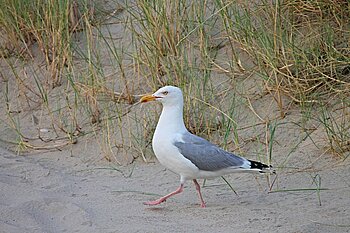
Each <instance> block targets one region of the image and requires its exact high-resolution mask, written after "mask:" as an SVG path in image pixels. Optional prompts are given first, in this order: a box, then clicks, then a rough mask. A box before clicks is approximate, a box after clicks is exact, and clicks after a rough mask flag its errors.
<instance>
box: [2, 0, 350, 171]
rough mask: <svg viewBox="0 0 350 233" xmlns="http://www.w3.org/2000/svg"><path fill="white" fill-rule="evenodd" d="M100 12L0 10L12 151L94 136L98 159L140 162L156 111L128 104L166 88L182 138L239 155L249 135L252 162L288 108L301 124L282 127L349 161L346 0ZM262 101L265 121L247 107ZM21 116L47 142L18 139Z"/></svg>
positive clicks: (54, 5)
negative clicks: (180, 110) (178, 111)
mask: <svg viewBox="0 0 350 233" xmlns="http://www.w3.org/2000/svg"><path fill="white" fill-rule="evenodd" d="M108 7H109V9H104V8H103V6H100V5H99V4H92V3H91V2H90V1H88V0H63V1H53V0H49V1H39V0H34V1H29V0H24V1H23V0H4V1H2V2H1V3H0V26H1V28H2V30H4V33H3V34H4V35H6V37H5V40H7V43H5V45H6V46H7V47H8V48H6V51H5V50H4V53H2V52H1V51H0V55H1V56H2V60H4V61H5V64H6V66H7V68H8V69H6V71H5V70H0V77H1V78H3V77H6V78H3V79H4V80H5V85H4V88H3V90H2V93H3V96H4V100H5V101H4V102H5V105H6V106H5V109H6V112H7V121H8V125H10V126H11V128H12V129H13V130H14V131H15V132H16V135H18V140H17V141H18V143H17V144H18V145H19V146H20V148H21V149H25V148H44V146H43V145H41V144H40V145H39V146H38V144H37V143H38V142H40V143H43V144H45V143H48V142H57V139H62V138H64V139H65V140H66V141H65V142H66V144H71V143H75V142H76V141H77V139H78V138H79V137H80V136H82V135H93V136H94V137H95V138H96V140H97V142H98V145H99V146H100V149H101V151H102V154H104V157H105V158H106V159H108V160H113V161H118V156H119V157H121V156H123V152H121V151H124V152H125V151H126V150H129V151H133V152H135V153H136V154H137V155H138V156H141V157H142V158H143V159H144V160H145V161H147V156H146V153H147V149H148V148H149V145H150V140H151V136H152V132H153V130H154V127H155V123H154V122H155V121H156V118H155V116H154V115H156V114H155V113H156V112H157V111H158V109H157V108H155V109H154V111H150V112H148V113H142V112H139V111H138V110H135V109H136V108H134V106H135V103H136V102H137V100H138V98H139V94H140V93H141V92H142V93H143V92H145V91H151V90H152V91H153V90H156V89H157V88H158V87H160V86H163V85H176V86H179V87H181V88H182V89H183V91H184V94H185V106H184V110H185V122H186V125H187V126H188V128H189V130H190V131H191V132H193V133H195V134H198V135H200V136H204V137H206V138H208V139H210V140H212V141H214V142H217V144H220V145H222V146H223V147H225V148H228V149H232V148H235V149H237V150H239V151H240V152H241V151H242V150H243V149H242V147H243V146H242V145H243V144H242V141H243V142H245V141H247V140H245V139H244V138H242V137H243V136H242V130H243V129H247V128H251V129H252V130H253V134H255V135H253V136H252V137H251V138H253V139H254V140H255V139H257V140H255V141H256V143H257V147H260V148H262V151H263V152H262V153H260V152H259V153H258V154H264V155H265V154H266V157H267V158H266V160H268V161H269V162H270V161H271V160H274V157H273V148H274V145H275V144H276V139H275V137H276V136H275V130H276V128H277V127H279V128H280V127H282V124H281V123H280V121H281V120H283V119H284V118H286V116H287V115H288V110H289V109H290V107H295V108H297V109H298V110H300V111H301V112H302V115H303V119H302V120H301V121H302V123H300V122H292V123H294V124H295V125H299V126H300V127H301V128H302V130H303V131H305V130H304V128H303V127H304V125H307V122H309V121H312V120H315V118H316V119H317V120H318V121H319V122H320V123H321V127H323V129H324V131H325V132H326V135H327V139H328V144H329V148H331V151H333V152H334V153H337V154H339V155H341V156H343V157H345V156H344V155H345V154H346V153H348V147H349V135H348V133H347V132H349V127H350V126H349V125H350V124H349V122H350V120H349V117H348V116H349V113H348V111H349V103H348V101H347V99H348V97H349V93H350V91H349V87H350V82H349V79H348V76H349V70H350V68H349V67H350V60H349V57H350V56H349V48H348V40H349V37H350V31H349V28H350V27H349V24H350V22H349V19H350V17H349V2H348V1H345V0H341V1H336V0H326V1H318V0H316V1H300V0H288V1H275V2H271V1H267V0H261V1H258V2H246V1H229V2H227V1H223V0H214V1H204V2H200V3H198V2H189V1H186V0H175V1H171V2H165V1H160V0H151V1H146V0H137V1H136V2H132V3H131V2H129V1H126V2H125V4H124V5H121V4H119V3H118V4H117V3H116V4H114V3H112V4H111V5H109V6H108ZM1 47H2V45H1ZM0 50H2V49H1V48H0ZM8 50H10V51H11V52H8ZM244 58H245V60H246V61H248V62H242V61H243V59H244ZM41 59H42V61H44V62H43V63H42V62H38V60H40V61H41ZM43 64H44V65H43ZM247 87H249V88H247ZM245 88H246V89H245ZM250 88H251V89H250ZM265 95H267V96H268V97H266V98H267V99H271V100H273V101H275V103H276V106H277V109H278V113H276V116H264V115H262V114H261V113H260V111H259V109H258V110H256V107H253V106H255V102H254V101H258V100H259V98H265ZM286 96H287V97H288V98H285V97H286ZM286 99H287V101H286ZM337 99H340V100H342V102H341V103H340V105H341V106H340V108H339V109H338V110H336V111H335V112H333V110H334V109H333V108H332V105H333V104H334V102H337V101H336V100H337ZM329 100H332V101H329ZM286 102H288V106H287V105H286ZM336 104H338V102H337V103H336ZM318 108H321V111H320V113H321V115H320V116H317V117H314V116H315V113H316V114H318V113H319V112H316V111H317V109H318ZM268 110H269V109H268ZM268 110H267V112H268ZM27 112H30V114H32V115H33V116H32V118H33V119H35V118H37V119H38V120H37V121H36V123H35V124H33V126H32V127H31V129H33V130H34V131H35V132H40V130H41V129H43V128H44V129H47V128H50V130H51V133H52V134H51V135H50V137H49V136H48V138H43V135H39V136H37V135H34V136H33V134H32V135H30V136H28V134H27V133H28V130H26V129H24V128H23V124H22V122H21V121H22V120H23V118H25V113H27ZM247 112H249V113H247ZM272 113H273V114H275V112H274V111H272ZM142 115H143V117H142ZM140 116H141V117H140ZM240 121H244V122H245V123H244V126H242V125H240V124H241V123H240ZM260 125H265V126H266V127H258V126H260ZM305 132H306V131H305ZM261 135H265V137H264V139H263V140H260V139H259V137H260V136H261ZM306 137H311V136H310V135H309V134H308V135H307V136H306ZM33 138H34V139H33ZM299 143H301V141H300V142H298V143H297V145H295V146H294V147H293V149H292V150H291V152H290V154H291V153H292V152H293V151H294V150H295V149H296V148H297V147H298V145H299ZM63 144H64V143H63ZM55 145H56V144H54V145H52V147H53V148H56V147H55ZM59 145H61V144H59ZM290 154H288V156H287V158H286V161H287V160H288V158H289V156H290ZM283 165H285V164H283Z"/></svg>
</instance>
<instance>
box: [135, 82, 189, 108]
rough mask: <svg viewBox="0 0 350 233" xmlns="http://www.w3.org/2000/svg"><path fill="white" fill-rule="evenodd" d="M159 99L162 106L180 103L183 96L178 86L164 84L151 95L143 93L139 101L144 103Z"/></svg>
mask: <svg viewBox="0 0 350 233" xmlns="http://www.w3.org/2000/svg"><path fill="white" fill-rule="evenodd" d="M154 100H156V101H160V102H161V103H162V104H163V106H170V105H179V104H180V105H182V104H183V96H182V91H181V89H180V88H178V87H174V86H165V87H162V88H160V89H159V90H158V91H156V92H154V93H153V94H152V95H145V96H143V97H142V98H141V100H140V102H141V103H145V102H149V101H154Z"/></svg>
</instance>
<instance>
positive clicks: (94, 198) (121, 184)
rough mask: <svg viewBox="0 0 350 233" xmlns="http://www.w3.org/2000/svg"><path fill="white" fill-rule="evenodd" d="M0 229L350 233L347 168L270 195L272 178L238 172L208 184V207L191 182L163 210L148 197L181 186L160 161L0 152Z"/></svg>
mask: <svg viewBox="0 0 350 233" xmlns="http://www.w3.org/2000/svg"><path fill="white" fill-rule="evenodd" d="M0 166H1V170H0V219H1V221H0V232H4V233H5V232H6V233H16V232H21V233H22V232H27V233H31V232H85V233H86V232H350V218H349V216H350V182H349V181H348V177H349V175H350V171H349V166H344V165H338V166H336V167H335V168H330V169H325V170H323V171H319V172H318V175H319V176H321V177H322V188H327V189H328V190H322V191H320V200H321V204H322V205H321V206H320V204H319V199H318V197H317V192H316V191H300V192H297V191H293V192H276V193H268V190H267V189H266V187H268V186H267V184H266V178H265V177H264V176H255V175H251V174H235V175H231V176H227V177H226V179H227V180H228V181H229V182H230V183H231V184H232V185H233V186H234V187H235V190H236V191H237V193H238V196H236V195H235V194H234V193H233V192H232V191H231V190H230V189H229V187H228V186H227V185H225V184H224V183H223V180H222V179H220V178H218V179H213V180H208V181H206V185H205V187H203V190H202V192H203V195H204V199H205V201H206V203H207V208H200V207H199V200H198V198H197V194H196V192H195V189H194V186H193V185H192V183H190V182H188V183H187V184H186V187H185V191H184V193H182V194H180V195H178V196H175V197H173V198H171V199H169V200H168V201H167V202H166V203H163V204H161V205H159V206H157V207H149V206H145V205H143V201H145V200H149V199H154V198H157V195H163V194H166V193H167V192H170V191H173V190H174V189H176V188H177V186H178V183H179V180H178V177H177V175H176V174H174V173H172V172H170V171H167V170H166V169H164V168H163V167H162V166H161V165H159V164H158V163H157V162H155V163H152V164H145V163H141V162H136V163H134V164H132V165H129V166H124V167H115V166H113V167H114V168H117V169H118V170H117V169H113V168H112V167H111V166H112V164H110V163H107V162H104V161H96V160H93V159H92V158H90V159H88V158H86V157H84V156H79V155H73V156H72V155H71V153H67V152H65V151H63V152H58V151H57V152H50V153H38V154H35V155H28V156H18V155H14V154H12V153H10V152H8V151H6V150H3V149H1V150H0ZM278 182H279V183H280V184H283V185H284V186H285V187H279V188H280V189H288V188H292V187H293V186H295V187H299V188H300V187H303V186H304V187H306V188H307V187H311V184H310V175H309V173H294V174H292V173H291V174H288V175H283V176H281V177H280V178H279V181H278Z"/></svg>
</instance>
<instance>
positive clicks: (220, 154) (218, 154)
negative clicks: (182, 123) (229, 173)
mask: <svg viewBox="0 0 350 233" xmlns="http://www.w3.org/2000/svg"><path fill="white" fill-rule="evenodd" d="M182 140H183V141H176V142H174V145H175V146H176V147H177V148H178V149H179V151H180V153H181V154H182V155H183V156H184V157H185V158H187V159H189V160H191V162H192V163H193V164H194V165H196V166H197V167H198V168H199V169H200V170H204V171H218V170H221V169H225V168H229V167H237V168H240V167H241V166H242V165H244V162H246V161H247V160H246V159H244V158H242V157H239V156H236V155H234V154H232V153H229V152H227V151H225V150H223V149H221V148H219V147H217V146H216V145H214V144H212V143H210V142H209V141H207V140H205V139H204V138H201V137H198V136H196V135H193V134H191V133H189V132H187V133H185V134H184V135H183V136H182Z"/></svg>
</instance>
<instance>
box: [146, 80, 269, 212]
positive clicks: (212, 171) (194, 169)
mask: <svg viewBox="0 0 350 233" xmlns="http://www.w3.org/2000/svg"><path fill="white" fill-rule="evenodd" d="M150 101H159V102H161V103H162V105H163V110H162V113H161V115H160V118H159V121H158V124H157V127H156V130H155V132H154V135H153V140H152V147H153V151H154V154H155V155H156V157H157V159H158V161H159V162H160V163H161V164H162V165H163V166H165V167H166V168H167V169H169V170H171V171H173V172H175V173H177V174H179V175H180V186H179V187H178V189H176V190H175V191H174V192H171V193H169V194H168V195H165V196H164V197H161V198H159V199H157V200H155V201H148V202H145V203H144V204H146V205H158V204H160V203H162V202H164V201H166V200H167V199H168V198H169V197H171V196H174V195H176V194H178V193H181V192H182V191H183V189H184V183H185V181H186V180H190V179H191V180H192V181H193V182H194V185H195V187H196V190H197V193H198V196H199V199H200V202H201V207H205V202H204V200H203V197H202V194H201V190H200V186H199V184H198V182H197V179H199V178H201V179H206V178H212V177H219V176H222V175H225V174H229V173H234V172H260V173H266V172H270V173H274V170H273V169H272V167H271V166H269V165H266V164H263V163H260V162H256V161H252V160H248V159H245V158H243V157H240V156H237V155H235V154H233V153H230V152H228V151H226V150H223V149H221V148H219V147H218V146H216V145H214V144H212V143H211V142H209V141H207V140H206V139H204V138H201V137H198V136H196V135H194V134H192V133H190V132H189V131H188V130H187V129H186V127H185V124H184V121H183V95H182V91H181V89H180V88H178V87H174V86H165V87H162V88H160V89H159V90H158V91H156V92H155V93H154V94H152V95H145V96H143V97H142V98H141V100H140V102H141V103H145V102H150Z"/></svg>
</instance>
